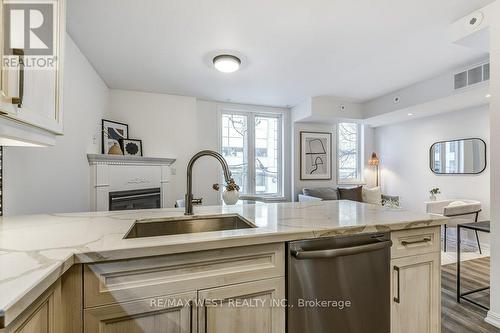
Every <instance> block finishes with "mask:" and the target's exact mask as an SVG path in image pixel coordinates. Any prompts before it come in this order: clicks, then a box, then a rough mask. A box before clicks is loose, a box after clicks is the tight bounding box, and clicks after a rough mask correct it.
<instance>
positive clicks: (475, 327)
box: [441, 258, 500, 333]
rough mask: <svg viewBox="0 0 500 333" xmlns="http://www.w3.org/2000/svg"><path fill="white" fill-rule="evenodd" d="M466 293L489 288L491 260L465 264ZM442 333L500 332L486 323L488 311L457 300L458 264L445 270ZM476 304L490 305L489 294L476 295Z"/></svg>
mask: <svg viewBox="0 0 500 333" xmlns="http://www.w3.org/2000/svg"><path fill="white" fill-rule="evenodd" d="M461 272H462V274H461V275H462V279H461V281H462V292H464V291H467V290H471V289H476V288H480V287H483V286H488V285H489V277H490V258H481V259H474V260H469V261H464V262H462V266H461ZM441 286H442V289H441V297H442V299H441V304H442V333H500V329H498V328H495V327H493V326H491V325H489V324H487V323H486V322H485V321H484V318H485V317H486V311H485V310H483V309H481V308H479V307H477V306H475V305H472V304H470V303H468V302H466V301H464V300H462V302H461V303H457V301H456V295H457V294H456V264H450V265H444V266H442V270H441ZM471 297H473V299H474V300H475V301H476V302H479V303H481V304H484V305H486V306H489V298H490V294H489V291H488V290H487V291H483V292H480V293H477V294H475V295H474V296H471Z"/></svg>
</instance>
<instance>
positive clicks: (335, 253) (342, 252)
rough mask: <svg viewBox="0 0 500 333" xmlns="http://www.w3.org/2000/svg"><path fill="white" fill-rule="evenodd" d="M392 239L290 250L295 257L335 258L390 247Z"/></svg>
mask: <svg viewBox="0 0 500 333" xmlns="http://www.w3.org/2000/svg"><path fill="white" fill-rule="evenodd" d="M391 246H392V241H391V240H387V241H383V242H379V243H373V244H367V245H359V246H352V247H344V248H340V249H328V250H315V251H297V250H293V251H292V256H294V257H295V258H296V259H299V260H300V259H322V258H336V257H345V256H351V255H354V254H359V253H364V252H370V251H376V250H381V249H384V248H386V247H391Z"/></svg>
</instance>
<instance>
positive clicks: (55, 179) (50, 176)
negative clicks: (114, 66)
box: [4, 35, 108, 215]
mask: <svg viewBox="0 0 500 333" xmlns="http://www.w3.org/2000/svg"><path fill="white" fill-rule="evenodd" d="M64 70H65V71H64V100H63V103H64V104H63V107H64V130H65V135H64V136H61V137H58V139H57V143H56V146H54V147H50V148H26V147H6V148H4V151H5V154H4V209H5V214H6V215H19V214H31V213H55V212H78V211H88V210H89V209H90V185H89V184H90V168H89V165H88V162H87V157H86V154H87V153H88V152H89V153H97V152H98V150H99V140H100V139H99V140H97V141H95V142H94V140H93V136H94V135H95V136H96V137H97V138H100V135H99V134H98V133H99V126H100V125H99V124H100V120H101V117H102V114H103V112H104V110H105V109H106V107H107V99H108V88H107V87H106V85H105V84H104V82H103V81H102V80H101V78H100V77H99V75H98V74H97V73H96V72H95V71H94V69H93V68H92V66H91V65H90V64H89V62H88V61H87V59H86V58H85V57H84V55H83V54H82V53H81V52H80V50H79V49H78V47H77V46H76V45H75V44H74V42H73V40H72V39H71V38H70V37H69V36H68V35H67V36H66V49H65V64H64Z"/></svg>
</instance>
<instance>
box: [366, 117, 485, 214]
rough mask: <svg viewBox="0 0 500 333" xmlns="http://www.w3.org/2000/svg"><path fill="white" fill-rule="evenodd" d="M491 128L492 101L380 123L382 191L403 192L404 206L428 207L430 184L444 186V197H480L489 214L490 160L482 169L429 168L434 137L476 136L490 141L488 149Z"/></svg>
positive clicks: (376, 133) (377, 136)
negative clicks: (449, 172)
mask: <svg viewBox="0 0 500 333" xmlns="http://www.w3.org/2000/svg"><path fill="white" fill-rule="evenodd" d="M489 132H490V131H489V109H488V107H481V108H475V109H468V110H464V111H459V112H453V113H448V114H443V115H438V116H434V117H428V118H423V119H418V120H414V121H408V122H404V123H399V124H395V125H390V126H384V127H378V128H376V129H375V130H374V138H375V150H376V151H377V152H378V154H379V157H380V159H381V169H382V171H381V174H382V177H381V178H382V179H381V180H382V190H383V192H384V193H387V194H391V195H399V196H400V197H401V202H402V205H403V206H404V207H405V208H408V209H410V210H414V211H424V210H425V205H424V201H428V199H429V190H430V189H431V188H433V187H439V188H440V189H441V191H442V192H443V193H442V194H441V197H442V198H452V199H453V198H462V199H476V200H480V201H481V202H482V204H483V213H482V215H483V216H482V217H483V218H487V217H489V211H490V184H489V181H490V166H489V163H488V167H487V169H486V170H485V171H484V172H483V173H481V174H480V175H460V176H457V175H446V176H444V175H435V174H434V173H432V172H431V170H430V168H429V148H430V146H431V145H432V144H433V143H434V142H436V141H443V140H449V139H459V138H470V137H477V138H481V139H483V140H485V141H486V144H487V151H488V154H489V151H490V148H491V147H490V144H489V143H490V139H489V136H490V135H489ZM488 161H489V158H488Z"/></svg>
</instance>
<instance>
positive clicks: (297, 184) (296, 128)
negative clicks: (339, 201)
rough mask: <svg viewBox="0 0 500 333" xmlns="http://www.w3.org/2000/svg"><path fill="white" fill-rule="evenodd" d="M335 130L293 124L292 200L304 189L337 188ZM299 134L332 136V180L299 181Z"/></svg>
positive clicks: (308, 124)
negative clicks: (310, 133) (315, 133)
mask: <svg viewBox="0 0 500 333" xmlns="http://www.w3.org/2000/svg"><path fill="white" fill-rule="evenodd" d="M336 128H337V126H336V125H334V124H321V123H294V124H293V148H292V151H293V192H292V194H293V200H294V201H296V200H297V196H298V195H299V194H300V193H302V189H303V188H305V187H337V173H336V170H337V164H336V158H335V156H336V151H337V144H336V143H337V140H336ZM300 132H326V133H331V134H332V179H331V180H301V179H300Z"/></svg>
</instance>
